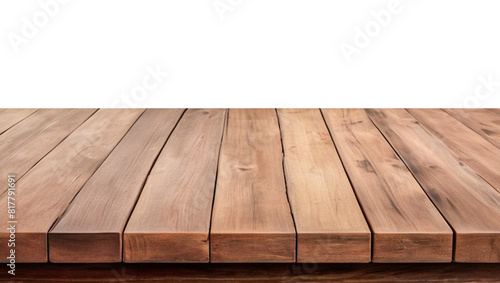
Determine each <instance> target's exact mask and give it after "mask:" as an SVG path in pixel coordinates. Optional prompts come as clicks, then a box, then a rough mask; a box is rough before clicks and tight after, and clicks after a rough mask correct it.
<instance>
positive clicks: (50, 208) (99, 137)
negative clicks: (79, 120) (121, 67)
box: [0, 109, 143, 262]
mask: <svg viewBox="0 0 500 283" xmlns="http://www.w3.org/2000/svg"><path fill="white" fill-rule="evenodd" d="M142 112H143V110H131V109H125V110H110V109H105V110H99V111H97V112H96V113H95V114H94V115H92V117H91V118H90V119H88V120H87V121H86V122H85V123H84V124H83V125H81V126H80V127H79V128H78V129H76V130H75V131H74V132H73V133H72V134H71V135H69V136H68V137H67V138H66V139H65V140H64V141H63V142H62V143H61V144H59V146H57V147H56V148H55V149H54V150H52V151H51V152H50V153H49V154H48V155H47V156H46V157H45V158H44V159H42V160H41V161H40V162H39V163H38V164H37V165H36V166H35V167H33V168H32V169H31V170H30V171H29V172H28V173H26V175H25V176H24V177H23V178H22V179H20V180H19V181H18V182H17V189H16V196H17V199H16V206H17V207H18V209H17V211H16V220H17V221H18V223H19V225H18V227H17V229H16V242H17V243H18V244H17V245H16V262H46V261H47V233H48V231H49V229H50V228H51V226H52V225H53V223H54V222H55V221H56V220H57V218H58V217H59V216H60V215H61V214H62V213H63V211H64V210H65V209H66V207H67V206H68V205H69V203H70V202H71V200H72V199H73V197H74V196H75V195H76V194H77V192H78V190H80V189H81V188H82V186H83V185H84V184H85V182H87V180H88V179H89V178H90V176H91V175H92V174H93V173H94V172H95V170H96V169H97V167H98V166H99V165H100V164H101V163H102V162H103V160H104V159H105V158H106V156H108V154H109V153H110V152H111V150H112V149H113V148H114V147H115V146H116V144H117V143H118V142H119V141H120V139H121V138H122V137H123V136H124V135H125V133H126V132H127V131H128V130H129V129H130V127H131V126H132V124H133V123H134V122H135V121H136V120H137V118H138V117H139V115H140V114H141V113H142ZM6 198H7V195H6V194H5V193H4V194H3V195H1V196H0V202H1V203H7V199H6ZM7 217H8V215H7V213H2V214H0V221H1V222H3V223H7ZM8 238H9V233H8V231H6V230H2V231H0V241H1V242H5V243H6V242H7V239H8ZM7 249H8V247H7V245H1V246H0V253H1V254H7ZM1 261H2V262H5V261H6V257H3V258H2V259H1Z"/></svg>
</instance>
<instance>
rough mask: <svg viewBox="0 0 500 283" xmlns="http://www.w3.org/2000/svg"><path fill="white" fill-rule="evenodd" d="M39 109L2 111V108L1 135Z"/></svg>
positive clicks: (0, 116)
mask: <svg viewBox="0 0 500 283" xmlns="http://www.w3.org/2000/svg"><path fill="white" fill-rule="evenodd" d="M37 110H38V109H1V108H0V134H2V133H3V132H5V131H6V130H8V129H9V128H10V127H12V126H14V125H15V124H17V123H19V122H21V121H22V120H24V119H26V118H27V117H29V116H30V115H32V114H33V113H35V112H36V111H37Z"/></svg>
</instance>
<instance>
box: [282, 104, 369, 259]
mask: <svg viewBox="0 0 500 283" xmlns="http://www.w3.org/2000/svg"><path fill="white" fill-rule="evenodd" d="M278 117H279V123H280V127H281V135H282V139H283V149H284V156H285V159H284V167H285V178H286V184H287V189H288V197H289V200H290V206H291V208H292V213H293V218H294V220H295V226H296V229H297V262H370V260H371V248H370V246H371V233H370V229H369V228H368V224H367V223H366V220H365V218H364V216H363V212H362V211H361V208H360V207H359V204H358V201H357V200H356V195H355V194H354V192H353V190H352V187H351V185H350V183H349V179H348V178H347V176H346V173H345V171H344V167H343V166H342V163H341V161H340V158H339V156H338V154H337V151H336V149H335V146H334V144H333V142H332V139H331V137H330V134H329V133H328V129H327V128H326V125H325V122H324V120H323V117H322V116H321V112H320V111H319V109H279V110H278Z"/></svg>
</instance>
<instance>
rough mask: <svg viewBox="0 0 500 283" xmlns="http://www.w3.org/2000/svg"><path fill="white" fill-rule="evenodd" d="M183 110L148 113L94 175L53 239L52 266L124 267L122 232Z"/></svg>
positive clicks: (65, 214) (139, 120)
mask: <svg viewBox="0 0 500 283" xmlns="http://www.w3.org/2000/svg"><path fill="white" fill-rule="evenodd" d="M183 112H184V110H183V109H170V110H166V109H150V110H146V112H144V114H143V115H142V116H141V117H140V118H139V119H138V120H137V122H136V123H135V124H134V125H133V126H132V128H131V129H130V130H129V131H128V133H127V134H126V135H125V137H123V139H122V140H121V141H120V143H119V144H118V145H117V146H116V147H115V149H114V150H113V151H112V152H111V154H110V155H109V156H108V157H107V158H106V160H105V161H104V162H103V163H102V165H101V166H100V167H99V169H98V170H97V171H96V172H95V173H94V175H92V177H91V178H90V179H89V181H88V182H87V183H86V184H85V186H84V187H83V188H82V189H81V190H80V191H79V193H78V195H77V196H76V197H75V199H74V200H73V201H72V202H71V204H70V206H69V207H68V208H67V210H66V211H65V213H64V214H63V215H62V217H60V219H59V221H58V222H57V224H56V225H55V227H54V228H53V229H52V231H51V232H50V233H49V251H50V252H49V254H50V258H49V260H50V261H51V262H121V261H122V232H123V230H124V228H125V224H126V223H127V220H128V218H129V216H130V213H131V212H132V209H133V208H134V205H135V203H136V201H137V198H138V196H139V194H140V192H141V189H142V187H143V185H144V182H145V180H146V177H147V175H148V173H149V171H150V170H151V167H152V166H153V162H154V161H155V159H156V157H157V156H158V154H159V153H160V150H161V149H162V147H163V145H164V144H165V142H166V141H167V138H168V137H169V135H170V133H171V132H172V130H173V129H174V127H175V125H176V124H177V121H179V118H180V117H181V115H182V113H183Z"/></svg>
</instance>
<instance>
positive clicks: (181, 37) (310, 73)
mask: <svg viewBox="0 0 500 283" xmlns="http://www.w3.org/2000/svg"><path fill="white" fill-rule="evenodd" d="M53 1H55V0H53ZM391 1H393V0H391ZM391 1H388V0H385V1H379V0H357V1H356V0H354V1H353V0H342V1H340V0H339V1H335V0H240V2H237V1H235V0H217V1H214V0H175V1H174V0H134V1H132V0H72V1H71V0H70V1H69V2H68V3H67V4H64V5H63V4H61V5H60V6H59V7H58V8H59V9H58V10H57V12H56V13H54V15H52V16H51V17H50V18H49V20H48V23H46V25H45V26H42V27H40V28H38V31H37V32H36V33H35V35H34V36H32V38H29V39H28V38H26V37H25V39H26V40H27V42H25V43H22V44H21V45H19V46H18V49H19V50H18V51H19V52H17V53H16V48H15V47H14V45H13V44H12V42H11V40H12V36H13V34H15V35H17V36H22V30H23V27H24V25H25V23H24V22H23V18H26V19H28V20H29V21H31V22H33V21H34V19H33V17H34V15H38V14H39V13H40V11H41V12H43V11H44V10H43V9H42V8H41V6H40V3H39V1H32V0H29V1H28V0H2V1H0V34H1V37H0V38H1V39H0V107H113V106H117V105H118V106H121V107H126V106H135V107H457V106H475V107H500V86H499V85H498V84H499V83H496V84H497V85H495V87H494V88H490V90H489V91H488V92H487V91H486V90H487V89H486V88H485V87H484V85H482V82H481V78H483V79H488V78H490V79H491V80H493V81H494V82H500V16H499V15H500V14H499V13H500V1H497V0H474V1H473V0H469V1H459V0H439V1H437V0H413V1H410V0H400V6H401V7H400V10H401V11H400V12H399V13H397V14H392V16H391V19H390V21H389V23H388V24H387V26H385V27H381V29H380V32H379V33H378V34H377V35H375V36H373V37H371V38H370V42H369V44H368V45H367V46H365V47H363V48H361V49H360V50H361V51H360V52H359V54H354V55H353V56H352V57H351V58H352V61H351V62H350V63H348V61H347V60H346V57H345V56H344V54H343V52H342V50H341V48H340V45H341V43H342V42H345V43H348V44H351V45H352V44H354V37H355V36H356V31H355V30H356V28H359V29H361V30H364V29H365V28H366V26H367V25H369V23H370V22H371V21H373V20H374V16H373V15H372V13H373V12H375V13H379V12H380V11H382V10H387V9H388V8H387V6H388V5H389V3H390V2H391ZM41 2H42V3H46V2H50V1H49V0H42V1H41ZM214 2H215V3H216V4H218V6H219V7H221V6H223V5H222V4H226V5H231V6H230V7H231V10H228V11H226V12H225V13H223V18H221V17H220V15H219V14H218V12H217V10H216V9H215V8H214ZM221 3H222V4H221ZM37 13H38V14H37ZM157 67H159V68H160V69H161V70H162V71H168V72H169V76H168V77H167V78H165V79H163V80H162V81H161V83H158V84H157V85H155V86H154V88H153V89H151V90H148V91H147V93H141V95H140V96H139V95H138V94H137V93H135V94H134V95H135V96H131V95H132V93H133V92H134V91H137V90H138V89H140V88H141V87H142V84H143V83H142V82H143V80H144V79H147V78H148V71H147V70H146V69H147V68H152V69H154V68H157ZM478 89H479V92H477V93H476V90H478ZM478 94H481V95H478ZM124 97H128V99H129V100H127V102H126V103H125V104H124V103H121V102H124V101H125V100H124V99H125V98H124ZM130 98H132V99H130ZM117 101H118V102H120V103H118V104H117V103H116V102H117Z"/></svg>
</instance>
